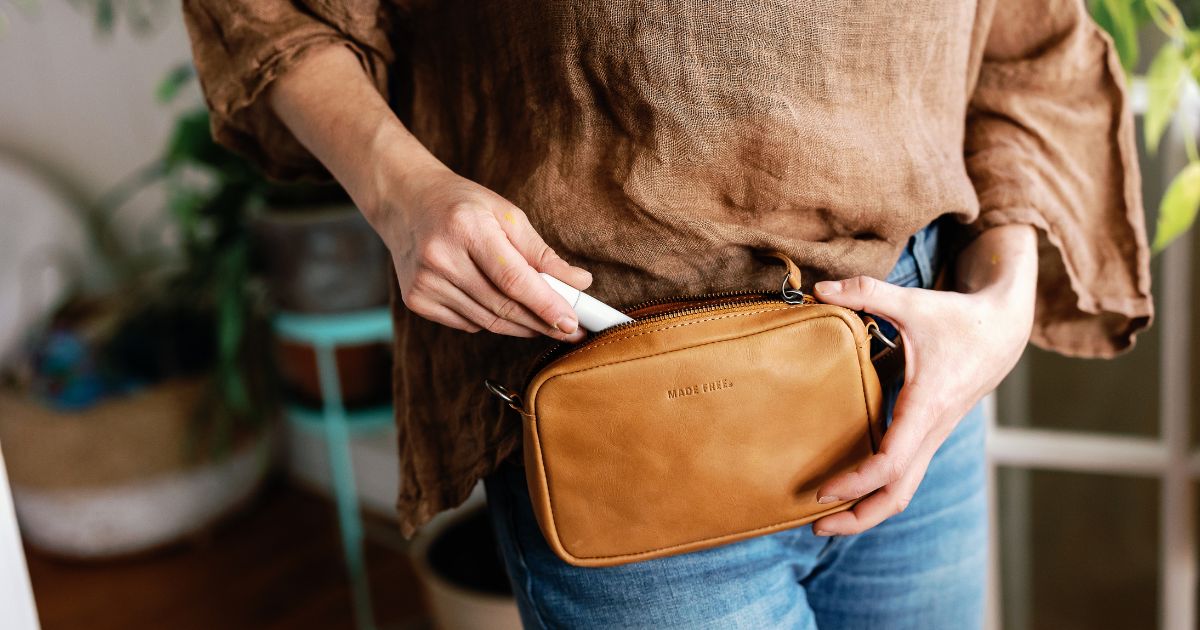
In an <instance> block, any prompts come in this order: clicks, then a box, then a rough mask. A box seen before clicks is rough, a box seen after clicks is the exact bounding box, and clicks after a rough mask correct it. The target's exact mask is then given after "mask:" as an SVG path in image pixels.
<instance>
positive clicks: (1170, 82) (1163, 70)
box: [1142, 44, 1187, 154]
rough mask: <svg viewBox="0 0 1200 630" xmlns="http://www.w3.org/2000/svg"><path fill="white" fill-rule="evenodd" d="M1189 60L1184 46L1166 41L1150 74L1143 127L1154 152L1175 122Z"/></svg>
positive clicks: (1147, 76) (1147, 146) (1148, 74)
mask: <svg viewBox="0 0 1200 630" xmlns="http://www.w3.org/2000/svg"><path fill="white" fill-rule="evenodd" d="M1186 71H1187V63H1186V61H1185V60H1184V58H1183V49H1181V48H1180V47H1178V46H1176V45H1174V44H1164V45H1163V47H1162V49H1160V50H1159V51H1158V54H1157V55H1155V56H1154V62H1153V63H1151V64H1150V71H1149V72H1148V73H1147V74H1146V96H1147V101H1148V103H1147V105H1146V116H1145V119H1144V125H1143V128H1142V134H1143V136H1144V137H1145V142H1146V150H1148V151H1149V152H1150V153H1151V154H1153V153H1155V152H1157V151H1158V143H1159V141H1160V140H1161V139H1162V135H1163V132H1164V131H1166V129H1167V125H1168V124H1169V123H1170V122H1171V116H1172V115H1173V114H1174V113H1175V106H1176V105H1177V104H1178V103H1179V88H1180V86H1182V85H1183V78H1184V73H1185V72H1186Z"/></svg>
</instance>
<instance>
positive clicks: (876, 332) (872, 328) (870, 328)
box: [867, 320, 899, 350]
mask: <svg viewBox="0 0 1200 630" xmlns="http://www.w3.org/2000/svg"><path fill="white" fill-rule="evenodd" d="M867 332H869V333H871V336H872V337H874V338H876V339H878V340H879V342H880V343H882V344H883V345H885V346H887V347H889V348H891V349H892V350H895V349H896V348H898V347H899V346H897V345H896V342H895V341H892V340H891V339H888V338H887V335H885V334H883V331H882V330H880V329H879V324H877V323H875V320H871V321H870V322H869V323H868V324H867Z"/></svg>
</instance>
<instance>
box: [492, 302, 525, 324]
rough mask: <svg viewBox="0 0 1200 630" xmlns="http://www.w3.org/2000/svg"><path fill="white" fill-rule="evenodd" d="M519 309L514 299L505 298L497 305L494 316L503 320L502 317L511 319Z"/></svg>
mask: <svg viewBox="0 0 1200 630" xmlns="http://www.w3.org/2000/svg"><path fill="white" fill-rule="evenodd" d="M519 311H520V307H519V306H518V305H517V302H516V301H515V300H512V299H506V300H504V301H503V302H501V303H500V305H499V306H497V307H496V311H495V312H496V316H497V317H498V318H500V319H502V320H504V319H507V320H512V319H513V317H514V316H516V314H517V313H518V312H519Z"/></svg>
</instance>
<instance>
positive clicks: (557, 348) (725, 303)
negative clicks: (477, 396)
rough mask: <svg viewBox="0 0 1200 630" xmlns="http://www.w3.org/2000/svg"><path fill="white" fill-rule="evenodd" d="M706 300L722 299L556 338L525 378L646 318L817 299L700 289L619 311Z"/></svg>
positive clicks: (651, 318) (647, 321) (662, 317)
mask: <svg viewBox="0 0 1200 630" xmlns="http://www.w3.org/2000/svg"><path fill="white" fill-rule="evenodd" d="M743 297H744V298H749V299H744V300H741V299H737V298H743ZM706 300H722V301H721V302H718V303H716V304H705V305H703V306H684V305H681V306H680V308H677V309H671V310H667V311H663V312H661V313H654V314H652V315H647V316H645V317H639V318H637V319H635V320H633V321H631V322H625V323H623V324H617V325H616V326H612V327H610V328H605V329H604V330H602V331H600V332H598V333H592V336H591V337H590V338H589V339H588V340H587V341H584V342H582V343H579V344H577V345H574V346H570V345H568V344H567V343H566V342H563V341H559V342H557V343H555V344H554V345H552V346H550V348H548V349H547V350H546V351H545V352H543V353H542V354H540V355H538V357H537V359H535V360H534V362H533V365H532V367H531V368H530V369H529V372H528V374H526V376H525V381H524V382H526V383H528V382H529V381H530V380H531V379H533V377H534V376H535V375H537V373H538V371H540V370H541V369H542V368H543V367H545V366H546V365H548V364H549V363H550V362H551V360H553V359H559V358H562V357H566V356H569V355H571V354H574V353H575V352H578V351H580V350H583V349H585V348H587V347H588V346H590V345H591V344H592V342H593V341H596V340H598V339H602V338H605V337H609V336H611V335H613V334H616V333H618V332H621V331H623V330H628V329H630V328H633V327H635V326H640V325H642V324H646V323H649V322H655V321H661V320H664V319H668V318H672V317H679V316H681V315H692V314H696V313H707V312H710V311H718V310H722V309H727V308H730V307H733V306H745V305H748V304H766V303H772V302H778V303H784V304H792V305H794V306H808V305H811V304H816V303H817V301H816V299H814V298H813V297H812V296H811V295H808V294H804V297H803V299H802V300H801V301H799V302H791V301H789V300H785V299H784V298H783V297H781V296H780V295H779V294H777V293H773V292H765V291H725V292H720V293H703V294H698V295H685V296H673V297H664V298H656V299H653V300H647V301H645V302H639V303H637V304H634V305H633V306H630V307H628V308H626V309H624V310H623V311H622V312H623V313H632V312H634V311H637V310H639V309H643V308H647V307H650V306H655V305H658V304H667V303H670V302H700V301H706ZM564 348H570V349H569V350H567V351H566V352H562V350H563V349H564Z"/></svg>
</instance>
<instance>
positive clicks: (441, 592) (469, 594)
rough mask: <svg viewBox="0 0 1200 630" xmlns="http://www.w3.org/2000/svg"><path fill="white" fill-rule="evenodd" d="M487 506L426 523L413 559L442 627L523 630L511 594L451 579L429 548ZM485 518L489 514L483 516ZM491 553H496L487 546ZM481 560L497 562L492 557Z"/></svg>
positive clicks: (450, 629) (437, 624) (442, 629)
mask: <svg viewBox="0 0 1200 630" xmlns="http://www.w3.org/2000/svg"><path fill="white" fill-rule="evenodd" d="M485 509H486V508H475V509H467V510H460V511H459V512H458V513H456V514H453V515H451V516H450V517H449V518H444V519H441V520H437V521H434V522H432V523H430V524H429V525H427V526H426V527H425V528H423V529H422V530H421V532H420V533H419V534H418V535H417V537H416V539H415V540H414V541H413V546H412V555H413V563H414V565H415V566H416V569H417V575H418V576H420V578H421V582H422V583H423V584H424V586H425V594H426V601H427V602H428V604H429V608H430V611H431V612H432V614H433V622H434V626H435V627H437V628H439V629H440V630H484V629H486V630H520V629H521V618H520V615H519V614H518V613H517V604H516V601H515V600H514V599H513V598H512V596H511V595H500V594H497V593H493V592H485V591H481V590H477V589H473V588H470V587H467V586H465V585H463V584H460V583H457V582H455V581H453V580H451V579H449V578H448V577H447V576H446V575H445V573H444V572H443V571H441V570H439V569H440V568H439V567H438V566H436V565H435V563H434V562H431V559H430V551H431V550H432V549H434V548H435V546H437V545H438V544H439V543H444V542H445V541H444V540H443V538H444V537H445V536H446V535H447V533H449V532H453V531H454V529H455V526H456V525H458V524H461V523H462V522H464V521H465V520H467V519H471V518H477V517H479V516H480V515H481V514H484V510H485ZM484 518H486V516H484ZM488 552H489V553H493V554H494V553H495V552H494V550H492V549H490V548H489V549H488ZM480 561H481V562H489V563H495V562H496V560H495V559H493V558H483V557H481V558H480Z"/></svg>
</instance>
